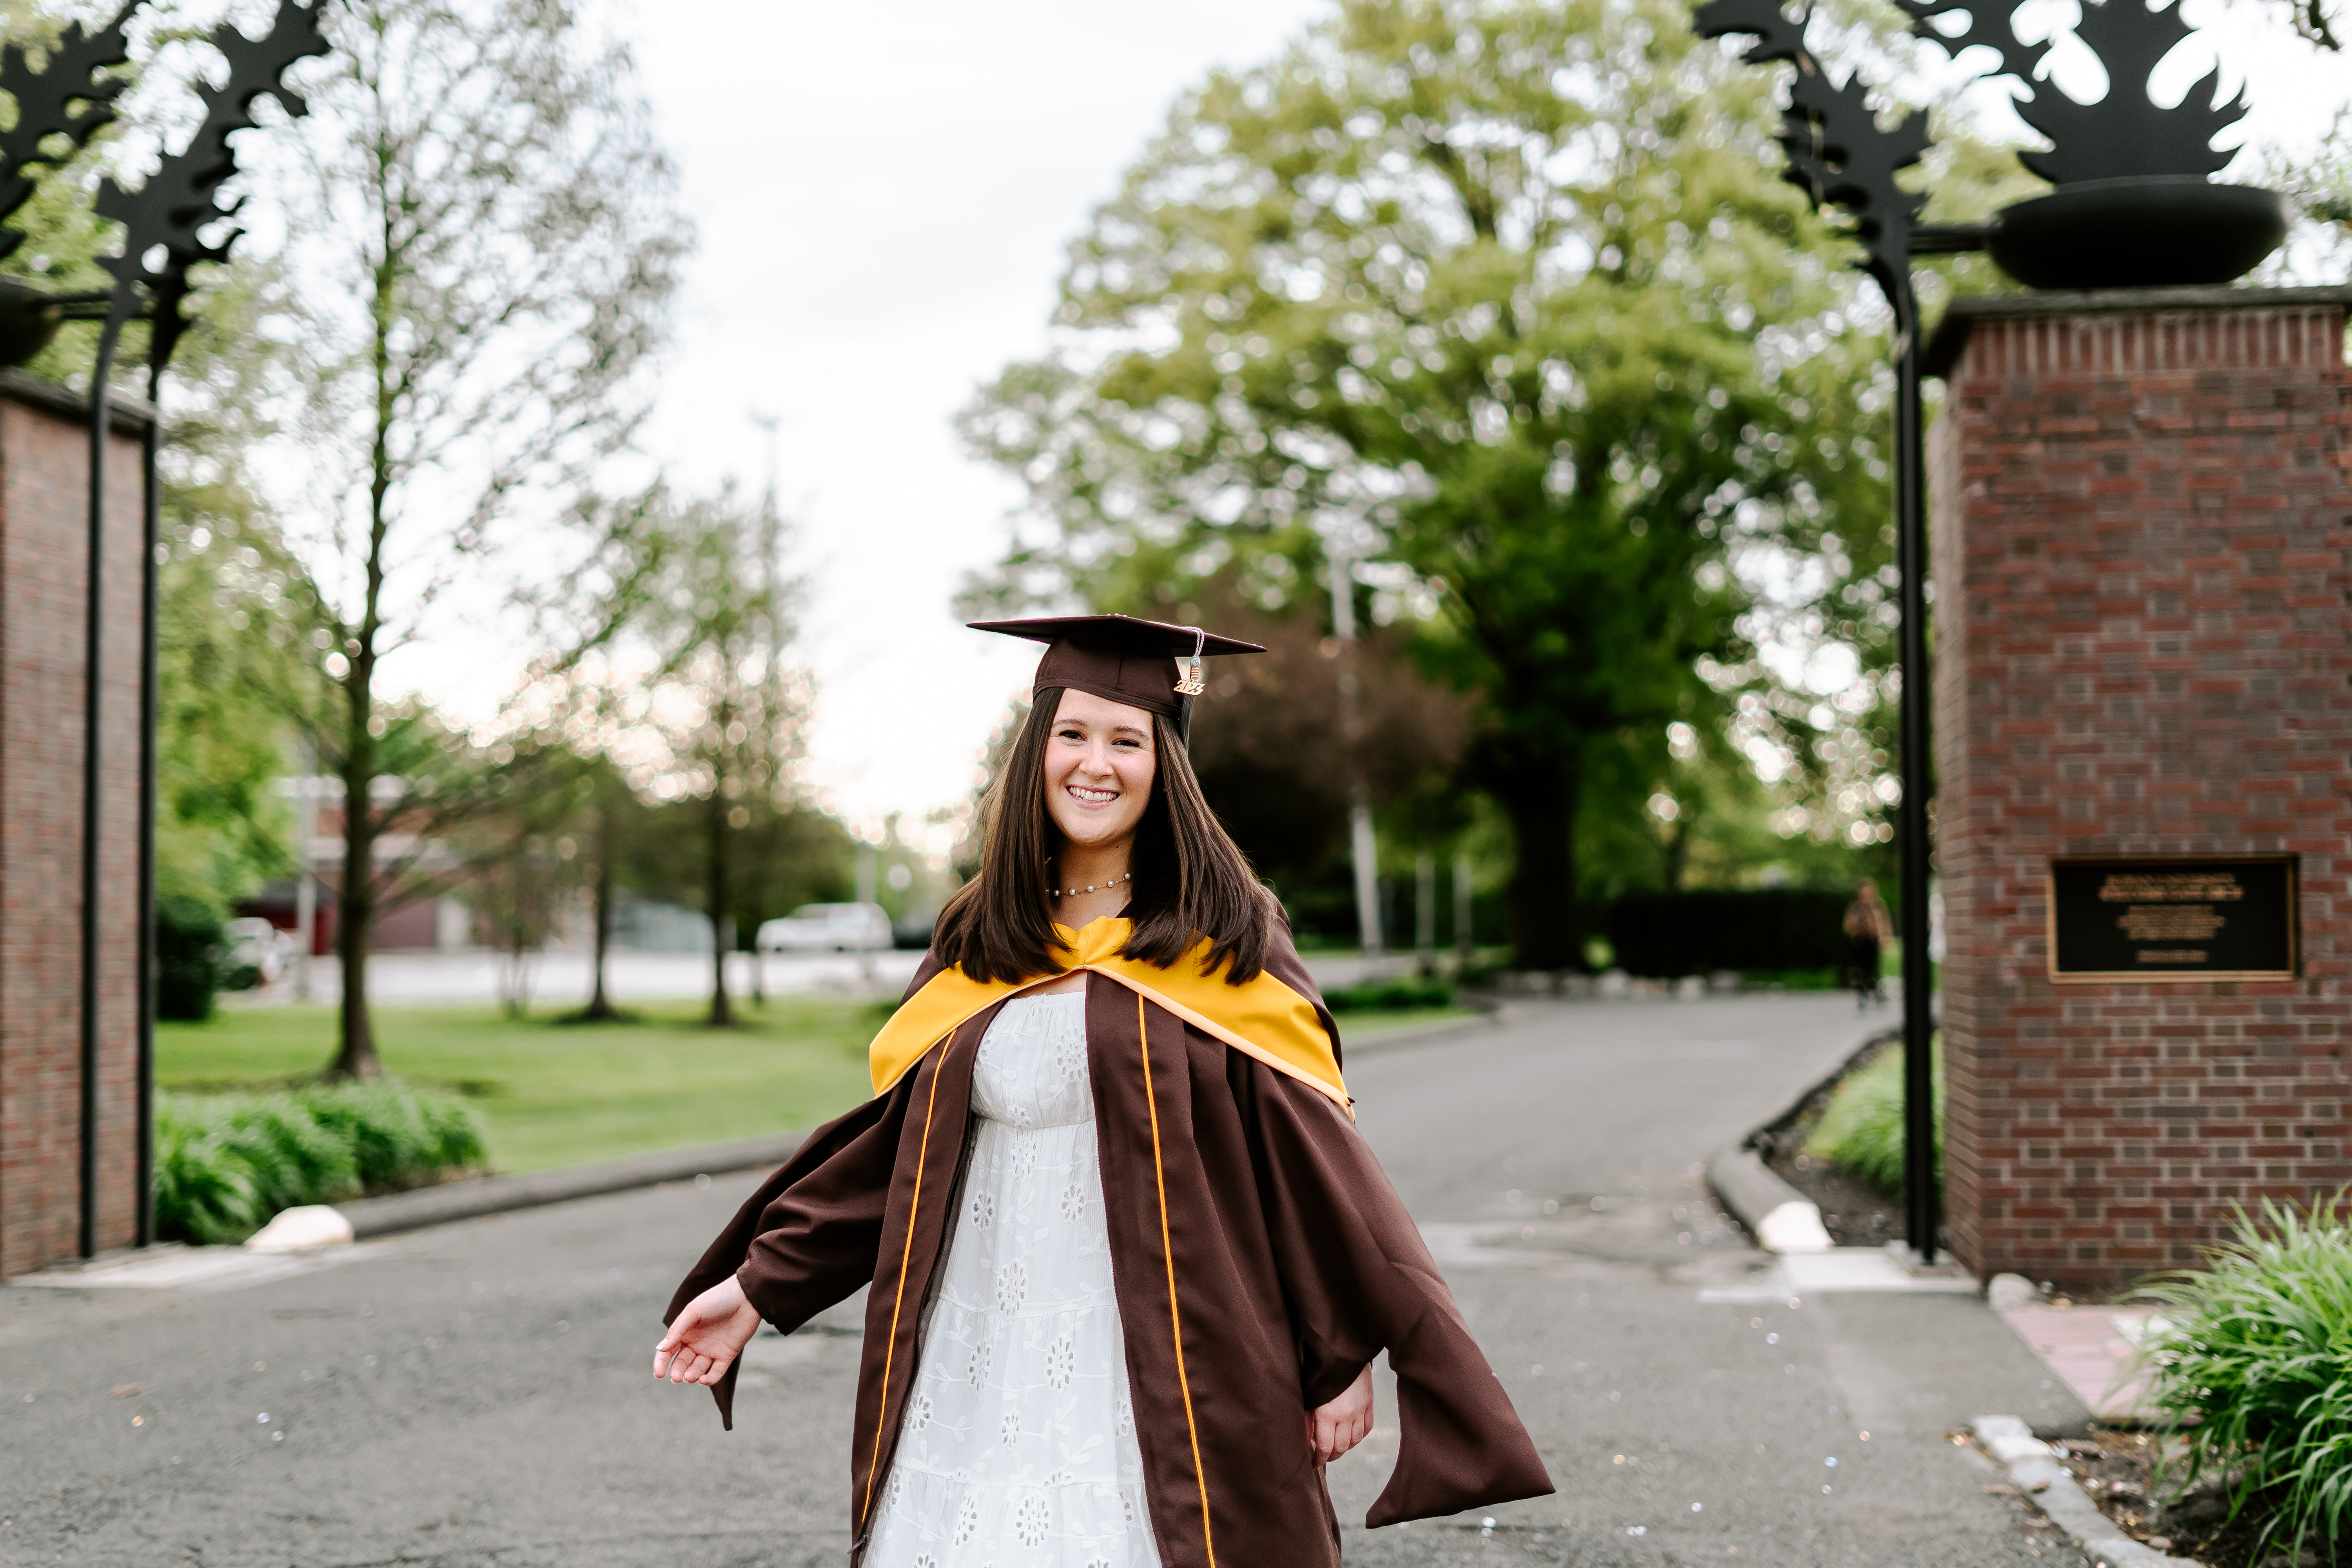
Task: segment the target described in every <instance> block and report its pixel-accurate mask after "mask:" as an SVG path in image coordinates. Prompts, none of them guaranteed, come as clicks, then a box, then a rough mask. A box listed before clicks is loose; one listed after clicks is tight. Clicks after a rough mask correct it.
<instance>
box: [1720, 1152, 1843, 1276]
mask: <svg viewBox="0 0 2352 1568" xmlns="http://www.w3.org/2000/svg"><path fill="white" fill-rule="evenodd" d="M1706 1180H1707V1184H1708V1185H1709V1186H1711V1187H1713V1188H1714V1189H1715V1194H1716V1196H1717V1197H1719V1198H1721V1199H1722V1200H1723V1206H1724V1207H1726V1208H1727V1209H1729V1210H1730V1211H1731V1212H1732V1213H1733V1214H1736V1215H1738V1216H1739V1223H1740V1224H1742V1225H1744V1226H1747V1227H1748V1235H1750V1236H1752V1237H1755V1238H1756V1245H1758V1246H1759V1247H1762V1248H1763V1249H1764V1250H1765V1251H1767V1252H1827V1251H1829V1250H1830V1248H1831V1246H1832V1243H1831V1241H1830V1233H1829V1228H1828V1227H1827V1226H1824V1225H1822V1211H1821V1207H1820V1205H1817V1204H1815V1203H1814V1202H1813V1200H1812V1199H1811V1198H1809V1197H1807V1196H1805V1194H1802V1193H1801V1192H1799V1191H1798V1190H1797V1189H1796V1188H1794V1187H1792V1186H1790V1184H1788V1183H1787V1182H1785V1181H1783V1180H1781V1179H1780V1177H1779V1176H1778V1175H1776V1174H1774V1173H1773V1172H1772V1170H1771V1168H1770V1167H1769V1166H1767V1165H1766V1164H1765V1163H1764V1161H1763V1157H1762V1156H1761V1155H1759V1154H1758V1153H1757V1152H1756V1151H1755V1150H1753V1149H1750V1148H1748V1147H1747V1146H1746V1145H1745V1144H1741V1143H1727V1144H1725V1145H1724V1146H1723V1147H1722V1148H1720V1149H1718V1150H1717V1151H1716V1152H1715V1154H1714V1156H1713V1157H1712V1158H1710V1159H1709V1160H1708V1161H1707V1163H1706Z"/></svg>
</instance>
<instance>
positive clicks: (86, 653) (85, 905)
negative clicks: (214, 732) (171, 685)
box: [79, 302, 125, 1258]
mask: <svg viewBox="0 0 2352 1568" xmlns="http://www.w3.org/2000/svg"><path fill="white" fill-rule="evenodd" d="M124 313H125V311H124V307H123V306H122V305H121V303H120V302H118V303H117V304H116V306H115V308H114V310H112V311H111V312H110V314H109V315H108V316H107V319H106V325H105V326H104V327H102V328H100V331H99V339H98V363H96V364H95V365H94V366H92V367H91V370H90V375H89V595H88V598H87V601H86V603H85V604H84V606H83V612H82V613H83V619H84V623H85V624H84V627H83V633H84V635H83V638H82V708H81V712H82V746H81V1234H80V1237H79V1251H80V1253H81V1256H82V1257H84V1258H92V1257H95V1256H97V1253H98V1111H99V1048H98V1046H99V1017H98V1000H99V888H100V879H99V828H100V823H101V819H102V817H103V816H104V812H105V803H106V792H105V788H104V781H103V780H102V779H101V778H100V763H102V762H103V761H104V751H103V747H102V744H101V741H102V733H101V725H102V721H103V720H104V719H105V715H106V702H105V696H106V693H105V688H104V684H103V681H102V679H101V677H102V676H103V675H104V673H105V668H104V659H103V658H102V655H103V653H104V649H105V636H106V571H105V566H106V438H107V437H108V435H109V434H110V432H109V430H108V425H109V420H108V418H107V403H106V384H107V380H108V378H109V376H110V375H111V374H112V373H113V370H114V346H115V343H116V342H117V341H118V340H119V339H120V338H121V335H122V322H123V318H124Z"/></svg>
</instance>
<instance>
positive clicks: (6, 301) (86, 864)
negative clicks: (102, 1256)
mask: <svg viewBox="0 0 2352 1568" xmlns="http://www.w3.org/2000/svg"><path fill="white" fill-rule="evenodd" d="M142 4H144V0H131V3H130V4H129V5H125V6H124V7H123V8H122V9H121V11H120V12H118V13H117V14H116V15H115V17H114V19H113V20H112V21H111V22H110V23H108V24H107V25H106V26H104V27H102V28H100V29H99V30H98V31H96V32H93V33H85V32H84V31H83V29H82V28H81V27H80V26H79V24H76V25H74V26H69V27H68V28H67V29H66V31H65V33H64V35H63V36H62V37H61V38H60V40H59V43H58V47H56V48H54V49H51V50H49V51H48V56H47V61H46V63H45V65H44V67H43V68H42V69H40V70H35V69H34V68H33V67H32V63H31V60H30V59H29V58H28V57H27V56H26V54H25V53H24V52H23V51H22V50H19V49H16V48H13V47H11V48H7V49H5V51H0V89H6V90H7V92H8V93H9V94H10V96H11V97H13V98H14V99H15V100H16V105H17V120H16V124H15V125H14V126H13V127H11V128H10V129H9V130H8V131H7V132H5V134H0V220H5V218H7V217H8V216H13V215H14V214H15V213H16V211H17V210H18V209H19V208H21V207H22V206H23V205H24V204H25V203H26V201H28V200H30V199H31V197H32V195H33V192H34V188H35V186H34V181H33V180H32V179H31V178H30V177H29V176H28V171H29V170H30V169H31V168H32V167H33V166H34V165H36V164H43V163H46V164H49V165H51V166H55V165H57V164H58V163H61V162H64V161H66V160H69V159H70V158H71V157H72V156H73V153H74V152H78V151H79V149H81V148H82V147H84V146H86V145H87V144H88V143H89V139H90V137H91V136H92V135H94V134H96V132H98V131H99V130H100V129H101V128H102V127H104V126H105V125H107V124H110V123H111V122H112V121H113V120H114V119H115V110H114V107H113V106H114V100H115V99H116V98H117V97H119V96H120V95H121V91H122V89H123V87H124V85H125V84H124V83H123V82H122V81H121V80H120V79H116V78H113V77H110V76H106V75H103V74H101V73H104V72H108V71H110V70H111V69H113V68H116V67H118V66H121V65H123V64H125V63H127V62H128V60H129V59H130V47H129V43H128V40H127V37H126V35H125V33H124V28H125V26H126V25H127V24H128V23H129V22H130V20H131V17H132V16H133V15H134V14H135V13H136V12H137V11H138V10H139V8H140V6H141V5H142ZM210 42H211V43H212V45H213V47H215V49H216V50H218V51H219V53H220V54H221V56H222V58H224V59H225V60H226V64H227V71H226V76H225V78H224V79H223V80H222V82H221V84H220V85H219V86H217V87H215V86H212V85H210V84H209V83H207V84H205V85H204V86H203V87H202V88H201V89H200V92H199V96H200V98H201V100H202V102H203V104H204V108H205V114H204V119H203V121H202V123H201V124H199V125H198V127H197V129H196V132H195V134H194V136H192V137H191V138H190V139H189V141H188V143H187V145H186V147H185V148H184V149H183V150H182V151H180V152H178V153H171V154H168V155H166V156H165V157H164V158H163V160H162V162H161V163H159V164H158V165H157V167H156V169H155V170H154V172H153V173H152V174H150V175H149V176H148V178H147V179H146V181H145V183H144V184H142V185H141V186H140V187H139V188H138V189H137V190H135V191H130V190H125V189H124V188H123V187H122V186H121V185H120V184H117V183H116V182H115V181H114V180H113V178H112V177H110V176H109V177H107V178H104V179H101V180H100V183H99V191H98V196H97V201H96V204H95V205H96V209H97V211H98V213H99V214H100V216H104V217H108V218H111V219H114V220H115V221H116V222H118V223H120V224H121V226H122V229H123V240H122V248H121V253H120V254H119V255H116V256H113V257H110V258H103V259H102V261H101V263H100V264H101V265H102V266H103V267H105V268H106V269H107V270H108V271H110V272H111V273H112V274H113V275H114V279H115V281H114V285H113V287H112V288H110V289H104V290H100V291H97V292H93V293H88V294H74V295H50V294H44V293H42V292H41V291H39V290H37V289H32V288H31V287H29V286H26V285H24V284H19V283H12V284H11V285H10V286H9V287H8V288H6V289H5V290H0V363H12V364H21V363H24V362H25V361H26V360H27V359H30V358H31V357H32V356H33V355H34V354H36V353H39V352H40V351H41V350H42V349H43V348H44V347H46V346H47V344H48V342H49V341H50V340H51V339H52V338H53V337H54V336H55V334H56V331H57V328H58V323H59V322H60V321H65V320H68V319H72V320H92V321H99V322H100V328H99V341H98V351H97V355H96V358H95V362H94V364H93V367H92V370H91V374H90V382H89V563H88V594H87V598H86V601H85V609H84V616H85V642H84V648H83V660H84V663H83V710H82V711H83V735H82V836H81V866H80V881H81V921H80V932H79V934H80V961H81V984H80V1067H81V1074H80V1076H81V1086H80V1087H81V1092H80V1112H81V1115H80V1153H81V1158H80V1184H81V1194H80V1199H81V1202H80V1231H79V1250H80V1253H81V1255H82V1256H83V1257H85V1258H87V1257H89V1256H90V1255H91V1254H93V1253H94V1252H96V1251H97V1249H98V1174H99V1165H98V1130H99V1129H98V1123H99V1095H98V1089H99V1067H100V1059H99V1055H100V1053H99V1043H100V1042H99V1005H100V998H101V996H102V994H103V992H104V971H103V963H102V960H103V954H102V952H101V943H100V920H99V893H100V849H101V847H102V843H101V833H100V829H101V827H102V826H103V813H102V809H101V807H102V804H103V799H104V789H103V766H104V763H105V760H106V758H105V752H104V748H103V745H102V721H103V719H104V716H105V715H104V708H103V702H102V696H103V682H102V679H101V678H102V676H103V674H104V665H103V655H104V651H105V650H104V643H103V637H102V634H103V630H104V621H105V617H104V613H103V612H104V595H105V587H106V584H107V581H108V574H109V571H110V563H109V562H108V560H107V555H106V520H107V514H106V484H105V479H106V445H107V437H108V433H109V428H110V422H111V416H110V407H109V402H108V394H109V390H110V384H111V381H112V378H113V372H114V361H115V354H116V351H117V349H118V347H119V346H120V344H121V336H122V330H123V328H124V327H125V326H127V325H129V324H130V323H131V321H140V320H144V321H148V322H150V323H151V330H150V333H149V339H148V353H147V395H148V400H149V402H150V403H151V404H152V402H153V401H154V398H155V395H156V394H157V392H158V391H159V390H160V384H161V382H162V379H163V370H164V367H165V366H166V365H168V364H169V363H171V359H172V353H173V350H174V349H175V348H176V347H177V346H178V345H179V341H180V338H181V335H182V334H183V333H184V331H186V330H187V324H188V323H187V319H186V317H185V315H184V313H183V307H184V304H185V302H186V300H187V299H188V296H189V294H190V292H191V285H190V283H189V280H188V270H189V268H191V267H193V266H194V265H195V264H196V263H197V262H200V261H212V262H217V261H223V260H226V258H227V256H228V251H229V247H230V246H231V245H232V244H234V243H235V242H236V237H237V231H236V230H231V231H230V232H228V233H226V234H225V235H221V236H220V237H217V238H216V239H215V240H212V241H207V240H205V238H203V237H202V231H204V230H205V229H208V228H211V227H213V226H215V225H216V224H217V223H219V222H221V221H223V220H225V219H227V218H228V217H230V216H232V215H233V214H234V213H235V211H236V205H237V204H236V203H234V202H232V203H230V204H229V205H226V206H223V205H220V203H219V199H218V197H219V193H220V188H221V185H222V184H223V182H225V181H226V180H227V179H228V178H229V176H230V175H232V174H235V173H236V154H235V153H234V152H233V151H232V150H231V148H230V146H229V141H228V139H229V137H230V136H232V135H233V134H235V133H236V132H239V131H245V130H249V129H251V128H252V127H253V124H254V121H253V118H252V109H253V104H254V102H255V100H257V99H260V98H263V97H274V98H276V99H277V100H278V103H279V105H280V106H281V107H282V108H283V109H284V110H286V112H287V113H289V114H297V115H299V114H301V113H302V112H304V109H305V106H304V104H303V102H302V100H301V99H300V98H299V97H298V96H297V95H295V94H294V93H292V92H290V91H289V90H288V89H287V88H286V87H285V86H284V84H283V82H282V81H281V78H282V77H283V76H284V74H285V72H286V70H287V68H289V67H290V66H291V65H293V63H294V62H295V61H296V60H298V59H300V58H304V57H306V56H310V55H318V54H323V53H325V52H326V48H327V43H326V39H325V38H324V37H322V36H321V35H320V32H319V14H318V10H317V8H316V7H315V5H299V4H296V3H295V0H280V3H279V5H278V14H277V16H276V18H275V19H274V21H273V23H272V25H271V27H270V30H269V32H268V34H266V35H265V36H263V37H260V38H258V39H256V38H249V37H246V35H245V34H244V33H242V32H240V31H238V30H237V28H236V27H235V26H232V25H227V24H224V25H223V26H220V27H218V28H215V30H214V32H213V33H212V35H211V37H210ZM55 136H63V137H65V138H66V139H67V141H68V143H69V146H70V148H71V151H68V152H66V153H61V154H53V153H50V152H48V151H45V149H44V143H45V142H48V140H49V139H50V138H51V137H55ZM23 241H24V235H23V233H22V232H21V231H19V230H16V229H10V228H0V256H5V255H6V254H8V253H9V252H11V251H13V250H15V249H16V247H17V246H18V245H20V244H22V243H23ZM160 437H161V431H160V430H159V428H158V426H157V421H156V420H155V419H152V418H151V419H150V420H148V422H147V424H146V427H145V429H144V430H143V432H142V436H141V439H140V480H141V510H142V530H141V534H142V541H143V546H142V552H141V561H140V574H141V575H140V616H141V623H140V624H141V635H140V687H139V690H140V697H139V715H140V717H139V727H140V728H139V733H140V742H139V755H138V762H137V768H138V776H139V819H138V820H139V826H138V835H139V873H138V884H137V899H138V922H139V939H138V945H137V954H136V958H135V965H136V967H135V971H134V975H133V981H132V984H133V986H134V987H135V991H136V995H137V1019H138V1022H137V1030H138V1058H139V1063H138V1080H139V1083H138V1096H139V1104H138V1184H139V1191H138V1216H139V1217H138V1233H137V1234H138V1239H139V1242H140V1244H141V1245H142V1246H143V1245H145V1244H146V1243H147V1242H149V1241H151V1240H152V1239H153V1235H154V1206H153V1191H154V1163H153V1160H154V1154H153V1151H154V1079H155V1052H154V1028H155V976H154V970H155V718H156V711H155V708H156V704H155V697H156V693H155V665H156V611H157V595H158V591H159V585H160V584H159V577H158V573H157V565H158V563H157V561H156V559H155V554H156V549H157V545H158V543H159V534H160V522H161V507H162V495H161V489H160V487H159V485H158V484H157V481H156V454H157V447H158V445H159V441H160Z"/></svg>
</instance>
